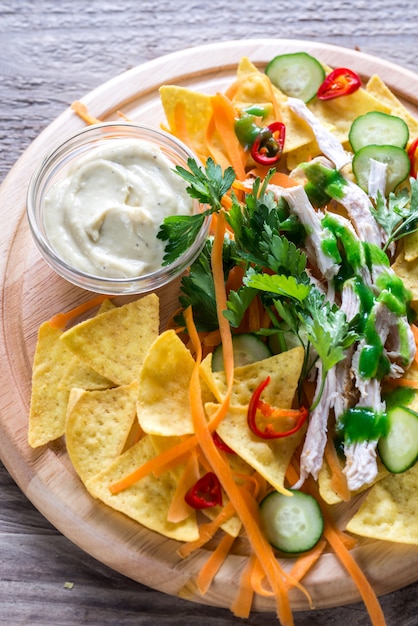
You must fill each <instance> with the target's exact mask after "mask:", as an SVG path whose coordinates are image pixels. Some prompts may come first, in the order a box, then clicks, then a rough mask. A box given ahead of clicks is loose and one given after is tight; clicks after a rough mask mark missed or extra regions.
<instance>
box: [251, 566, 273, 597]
mask: <svg viewBox="0 0 418 626" xmlns="http://www.w3.org/2000/svg"><path fill="white" fill-rule="evenodd" d="M265 582H266V573H265V571H264V569H263V566H262V565H261V563H260V561H259V560H258V559H256V560H255V563H254V566H253V568H252V572H251V587H252V589H253V591H254V592H255V593H256V594H258V595H259V596H264V597H266V598H271V597H272V596H274V593H273V591H272V590H271V589H266V587H265V586H264V584H263V583H265Z"/></svg>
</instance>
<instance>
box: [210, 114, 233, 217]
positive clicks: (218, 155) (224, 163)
mask: <svg viewBox="0 0 418 626" xmlns="http://www.w3.org/2000/svg"><path fill="white" fill-rule="evenodd" d="M206 146H207V148H208V152H209V155H210V156H211V157H212V159H213V160H214V161H215V163H218V165H220V166H221V167H222V169H223V170H226V169H227V167H230V166H231V163H230V161H229V159H228V157H227V155H226V154H224V153H223V151H222V150H221V149H220V147H219V145H218V142H217V141H216V125H215V119H214V116H213V115H212V117H211V118H210V120H209V124H208V125H207V128H206ZM212 217H214V216H212Z"/></svg>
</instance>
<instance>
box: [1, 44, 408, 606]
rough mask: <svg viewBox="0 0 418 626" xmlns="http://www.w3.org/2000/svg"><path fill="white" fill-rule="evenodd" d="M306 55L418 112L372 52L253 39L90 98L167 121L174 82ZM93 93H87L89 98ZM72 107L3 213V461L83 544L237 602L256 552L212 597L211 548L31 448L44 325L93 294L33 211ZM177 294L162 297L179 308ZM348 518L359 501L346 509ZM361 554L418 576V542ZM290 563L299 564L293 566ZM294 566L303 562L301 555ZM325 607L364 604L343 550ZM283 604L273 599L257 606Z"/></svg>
mask: <svg viewBox="0 0 418 626" xmlns="http://www.w3.org/2000/svg"><path fill="white" fill-rule="evenodd" d="M296 51H306V52H310V53H311V54H313V55H314V56H316V57H318V58H319V59H320V60H321V61H323V62H325V63H327V64H328V65H330V66H333V67H336V66H347V67H350V68H352V69H354V70H356V71H357V72H359V73H360V74H361V75H362V77H364V78H368V77H369V76H371V75H372V74H375V73H377V74H379V75H380V76H381V78H382V79H383V80H384V81H385V82H386V83H387V84H388V85H389V86H390V87H391V89H392V90H393V91H394V93H395V94H396V95H397V96H398V97H399V98H400V99H401V100H402V101H403V102H404V103H405V104H406V105H407V106H408V108H409V109H410V110H411V112H413V113H415V114H417V115H418V95H417V94H418V76H417V75H415V74H414V73H412V72H410V71H408V70H405V69H403V68H400V67H398V66H395V65H393V64H391V63H387V62H385V61H383V60H379V59H376V58H374V57H370V56H367V55H364V54H362V53H360V52H357V51H353V50H348V49H343V48H339V47H336V46H330V45H323V44H317V43H310V42H302V41H296V40H291V41H290V40H289V41H286V40H269V39H261V40H250V41H232V42H228V43H221V44H212V45H206V46H202V47H199V48H192V49H188V50H184V51H182V52H178V53H174V54H171V55H169V56H166V57H163V58H159V59H156V60H154V61H151V62H149V63H147V64H145V65H142V66H139V67H136V68H133V69H132V70H130V71H128V72H126V73H124V74H122V75H121V76H117V77H115V78H114V79H112V80H111V81H109V82H107V83H105V84H104V85H102V86H101V87H99V88H98V89H95V90H94V91H92V92H91V93H89V94H88V95H86V96H85V97H84V98H83V101H84V102H85V103H86V105H87V106H88V108H89V111H90V112H91V113H92V114H93V115H95V116H96V117H99V118H101V119H103V120H107V121H108V120H112V119H118V115H117V111H118V110H121V111H123V113H124V114H125V115H127V116H128V117H129V118H130V119H132V120H135V121H140V122H142V123H147V124H149V125H152V126H159V125H160V123H161V122H163V121H164V115H163V111H162V107H161V105H160V102H159V96H158V88H159V87H160V86H161V85H162V84H167V83H172V84H173V83H174V84H178V85H182V86H187V87H191V88H193V89H196V90H199V91H203V92H207V93H214V92H215V91H216V90H223V89H224V88H225V87H226V86H227V85H229V84H230V83H231V82H232V80H233V77H234V74H235V70H236V65H237V63H238V61H239V59H240V58H241V57H242V56H247V57H249V58H250V59H251V61H253V62H254V63H256V64H257V65H259V66H260V67H263V66H264V65H265V64H266V62H267V61H269V60H270V59H271V58H273V57H274V56H275V55H277V54H280V53H284V52H296ZM80 96H82V94H80ZM83 125H84V124H83V122H81V121H80V120H79V119H78V118H77V116H76V115H74V114H73V112H72V111H71V110H70V109H68V110H66V111H64V112H63V114H62V115H61V116H60V117H58V118H57V119H56V120H54V121H53V122H52V123H51V125H50V126H49V127H48V128H47V129H46V130H45V131H44V132H43V133H42V134H41V135H40V136H39V137H38V138H37V139H36V140H35V141H34V142H33V143H32V145H31V146H30V147H29V148H28V149H27V150H26V152H25V153H24V154H23V156H22V157H21V158H20V159H19V161H18V162H17V163H16V165H15V166H14V167H13V169H12V170H11V172H10V174H9V175H8V177H7V178H6V180H5V182H4V183H3V185H2V187H1V188H0V217H1V233H0V241H1V253H0V264H1V265H0V276H1V333H2V334H1V339H0V457H1V459H2V461H3V462H4V464H5V465H6V467H7V469H8V471H9V472H10V474H11V475H12V476H13V478H14V479H15V480H16V482H17V483H18V485H19V486H20V488H21V489H22V490H23V492H24V493H25V494H26V496H27V497H28V498H29V499H30V500H31V501H32V503H33V504H34V505H35V506H36V507H37V508H38V509H39V511H40V512H41V513H42V514H43V515H44V516H45V517H46V518H47V519H48V520H49V521H50V522H51V523H52V524H54V526H55V527H56V528H57V529H58V530H60V531H61V532H62V533H63V534H64V535H66V536H67V537H68V538H69V539H70V540H71V541H73V542H74V543H75V544H76V545H78V546H79V547H80V548H82V549H83V550H85V551H86V552H88V553H89V554H91V555H92V556H94V557H95V558H96V559H98V560H99V561H102V562H103V563H105V564H106V565H108V566H110V567H112V568H114V569H115V570H117V571H119V572H121V573H123V574H125V575H126V576H128V577H130V578H132V579H134V580H136V581H138V582H141V583H143V584H145V585H148V586H150V587H153V588H155V589H158V590H160V591H162V592H165V593H168V594H173V595H177V594H179V592H180V590H182V591H181V595H182V596H183V597H186V598H188V599H190V600H193V601H198V602H204V603H207V604H212V605H217V606H223V607H228V606H229V605H230V604H231V602H232V601H233V599H234V595H235V589H236V586H237V584H238V579H239V575H240V572H241V570H242V568H243V566H244V563H245V556H240V555H238V554H237V555H231V556H230V557H229V558H228V560H227V562H226V564H225V566H224V567H223V568H222V569H221V571H220V572H219V574H218V576H217V577H216V580H215V583H214V584H213V585H212V587H211V588H210V591H209V592H208V594H207V595H206V596H205V598H204V599H202V598H201V597H200V596H199V595H198V594H197V593H196V592H195V590H194V588H193V585H191V584H190V582H189V581H190V579H191V578H192V577H193V576H194V575H195V574H196V573H197V572H198V571H199V568H200V566H201V564H202V563H203V562H204V560H205V550H199V551H197V553H196V554H194V555H193V556H192V557H191V558H189V559H186V560H184V561H183V560H181V559H180V558H179V557H178V556H177V554H176V550H177V548H178V544H177V543H176V542H175V541H172V540H169V539H166V538H163V537H161V536H160V535H158V534H157V533H154V532H151V531H148V530H146V529H145V528H142V527H141V526H139V525H138V524H136V523H135V522H133V521H132V520H130V519H128V518H126V517H124V516H123V515H122V514H119V513H117V512H115V511H112V510H110V509H109V508H107V507H106V506H105V505H103V504H101V503H100V502H97V501H95V500H94V499H92V498H91V497H90V496H89V494H88V493H87V492H86V491H85V489H84V487H83V486H82V484H81V483H80V481H79V479H78V478H77V476H76V475H75V473H74V471H73V469H72V467H71V464H70V462H69V460H68V457H67V454H66V450H65V445H64V442H63V441H61V440H58V441H56V442H54V443H53V444H52V445H49V446H47V447H44V448H41V449H39V450H31V449H30V448H29V446H28V444H27V416H28V409H29V400H30V382H31V363H32V358H33V353H34V349H35V343H36V336H37V330H38V327H39V325H40V323H41V322H43V321H44V320H46V319H48V318H50V317H51V316H52V315H53V314H55V313H57V312H59V311H63V310H67V309H70V308H71V307H73V306H75V305H76V304H78V303H80V302H82V301H85V300H87V299H89V298H90V297H91V294H90V293H88V292H85V291H82V290H81V289H78V288H76V287H72V286H71V285H69V284H68V283H66V282H65V281H64V280H62V279H60V278H59V277H57V276H56V275H55V274H54V273H53V272H52V270H50V269H49V267H48V266H47V265H46V264H45V262H44V261H43V260H42V259H41V257H40V256H39V254H38V252H37V250H36V248H35V246H34V244H33V242H32V239H31V235H30V232H29V228H28V225H27V222H26V216H25V200H26V190H27V187H28V183H29V180H30V177H31V175H32V173H33V171H34V169H35V167H36V166H37V165H38V164H39V162H40V160H41V159H42V158H43V157H44V156H45V155H46V153H47V152H48V151H49V150H50V149H52V148H53V147H54V146H55V145H56V144H57V143H59V142H61V141H62V139H63V138H64V137H65V136H66V135H69V134H71V133H72V132H74V131H75V130H77V129H79V128H82V127H83ZM169 294H170V292H169V291H167V290H163V292H162V293H161V294H160V295H161V297H162V298H163V300H164V302H165V304H164V306H165V307H167V309H168V308H169V307H170V295H169ZM338 514H339V517H340V519H341V522H342V523H343V522H344V520H345V519H347V518H348V517H349V516H350V506H348V507H347V506H345V507H341V509H340V510H339V512H338ZM354 554H355V557H356V559H357V560H358V562H359V563H360V565H361V567H362V568H363V570H364V572H365V573H366V575H367V576H368V578H369V580H370V581H371V583H372V584H373V586H374V588H375V589H376V591H377V593H378V594H383V593H386V592H389V591H392V590H395V589H397V588H400V587H402V586H405V585H407V584H409V583H411V582H414V581H415V580H417V579H418V547H414V546H406V545H398V544H392V543H389V542H381V541H372V540H360V542H359V545H358V547H357V548H355V550H354ZM288 563H289V561H288ZM290 563H291V560H290ZM305 584H306V586H307V587H308V589H309V591H310V593H311V595H312V598H313V601H314V604H315V607H316V608H321V607H330V606H337V605H341V604H346V603H350V602H354V601H357V600H358V599H359V595H358V592H357V589H356V588H355V587H354V585H353V583H352V581H351V579H350V578H349V577H348V576H347V575H346V573H345V571H344V570H343V568H342V567H341V566H340V564H339V563H338V562H337V561H336V559H335V557H334V556H333V555H332V554H325V555H323V556H322V557H321V559H320V561H319V563H318V564H317V566H316V567H315V568H314V569H313V570H312V571H311V573H310V574H309V575H308V577H307V578H306V579H305ZM292 604H293V607H294V608H295V609H305V608H308V605H307V601H306V599H305V597H304V596H302V594H300V592H297V591H295V592H294V593H293V594H292ZM254 608H255V609H256V610H259V611H272V610H274V609H275V607H274V604H273V602H272V600H271V599H269V598H262V597H258V598H257V599H256V604H255V607H254Z"/></svg>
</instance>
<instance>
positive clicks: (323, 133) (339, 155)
mask: <svg viewBox="0 0 418 626" xmlns="http://www.w3.org/2000/svg"><path fill="white" fill-rule="evenodd" d="M287 103H288V105H289V107H290V108H291V109H292V111H293V112H294V113H296V115H297V116H298V117H301V118H302V119H303V120H305V122H306V123H307V124H309V126H310V127H311V129H312V132H313V134H314V135H315V139H316V141H317V144H318V146H319V147H320V149H321V152H322V153H323V154H324V155H325V156H326V157H327V158H328V159H329V160H330V161H332V163H334V165H335V167H336V168H337V170H340V169H341V168H343V167H344V166H345V165H347V164H348V163H350V162H351V159H352V157H351V155H350V154H349V153H348V152H346V150H344V148H343V147H342V145H341V143H340V142H339V141H338V139H337V138H336V137H335V135H333V134H332V133H331V132H330V131H329V130H328V129H327V128H325V126H323V125H322V124H321V122H319V121H318V120H317V118H316V117H315V115H314V114H313V113H312V111H310V110H309V109H308V107H307V106H306V104H305V103H304V102H302V100H299V99H298V98H288V100H287Z"/></svg>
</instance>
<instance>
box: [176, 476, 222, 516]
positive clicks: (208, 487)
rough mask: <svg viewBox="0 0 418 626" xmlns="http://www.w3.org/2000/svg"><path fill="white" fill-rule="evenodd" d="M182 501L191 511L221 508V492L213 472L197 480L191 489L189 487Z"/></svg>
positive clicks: (219, 484)
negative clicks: (213, 507) (184, 501)
mask: <svg viewBox="0 0 418 626" xmlns="http://www.w3.org/2000/svg"><path fill="white" fill-rule="evenodd" d="M184 499H185V500H186V502H187V504H188V505H189V506H191V507H192V508H193V509H208V508H210V507H212V506H217V505H219V506H222V490H221V483H220V482H219V478H218V477H217V475H216V474H214V473H213V472H208V473H207V474H205V475H204V476H202V478H199V480H198V481H197V482H196V483H195V484H194V485H193V487H190V489H189V491H188V492H187V493H186V495H185V496H184Z"/></svg>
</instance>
